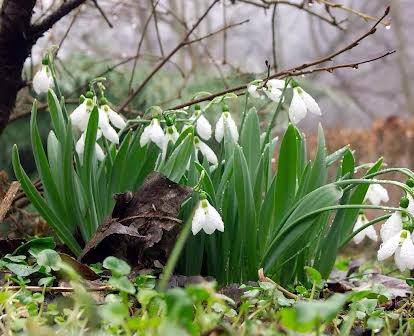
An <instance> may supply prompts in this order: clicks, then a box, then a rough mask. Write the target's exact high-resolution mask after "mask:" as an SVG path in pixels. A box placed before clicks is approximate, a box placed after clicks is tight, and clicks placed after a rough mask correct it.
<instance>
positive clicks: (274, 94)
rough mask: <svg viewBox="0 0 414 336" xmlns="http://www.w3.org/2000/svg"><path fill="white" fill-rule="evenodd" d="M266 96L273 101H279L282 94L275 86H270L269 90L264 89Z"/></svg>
mask: <svg viewBox="0 0 414 336" xmlns="http://www.w3.org/2000/svg"><path fill="white" fill-rule="evenodd" d="M265 93H266V95H267V97H268V98H269V99H270V100H273V101H274V102H277V103H278V102H279V101H280V97H281V96H282V91H281V90H279V89H277V88H272V89H271V90H265Z"/></svg>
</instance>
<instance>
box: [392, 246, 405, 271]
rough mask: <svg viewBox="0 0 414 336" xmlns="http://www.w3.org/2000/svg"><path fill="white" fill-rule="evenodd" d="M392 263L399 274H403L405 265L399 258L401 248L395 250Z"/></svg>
mask: <svg viewBox="0 0 414 336" xmlns="http://www.w3.org/2000/svg"><path fill="white" fill-rule="evenodd" d="M394 262H395V265H396V266H397V267H398V269H399V270H400V272H404V271H405V269H406V268H407V267H406V265H405V261H404V259H403V258H401V247H398V248H397V249H396V250H395V254H394Z"/></svg>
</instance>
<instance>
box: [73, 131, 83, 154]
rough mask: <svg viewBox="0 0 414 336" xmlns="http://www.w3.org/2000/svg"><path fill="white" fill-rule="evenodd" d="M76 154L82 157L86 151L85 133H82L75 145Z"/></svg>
mask: <svg viewBox="0 0 414 336" xmlns="http://www.w3.org/2000/svg"><path fill="white" fill-rule="evenodd" d="M75 150H76V153H78V154H79V155H82V154H83V153H84V151H85V133H82V135H81V136H80V138H79V140H78V141H77V142H76V145H75Z"/></svg>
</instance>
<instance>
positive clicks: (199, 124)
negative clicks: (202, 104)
mask: <svg viewBox="0 0 414 336" xmlns="http://www.w3.org/2000/svg"><path fill="white" fill-rule="evenodd" d="M190 120H191V121H194V120H196V131H197V134H198V135H199V136H200V138H202V139H204V140H210V138H211V133H212V131H211V125H210V122H209V121H208V120H207V118H206V117H205V116H203V114H202V113H201V110H195V112H194V115H193V116H192V117H191V118H190Z"/></svg>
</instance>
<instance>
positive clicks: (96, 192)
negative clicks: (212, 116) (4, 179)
mask: <svg viewBox="0 0 414 336" xmlns="http://www.w3.org/2000/svg"><path fill="white" fill-rule="evenodd" d="M91 85H92V84H91ZM91 87H93V85H92V86H91ZM285 89H286V88H285ZM47 101H48V106H49V112H50V115H51V121H52V130H51V131H50V134H49V137H48V141H47V146H46V150H45V148H44V147H43V144H42V142H41V137H40V133H39V130H38V126H37V105H36V102H35V104H34V105H33V110H32V117H31V125H30V129H31V142H32V150H33V154H34V157H35V162H36V167H37V171H38V174H39V177H40V179H41V181H42V185H43V189H44V192H43V194H40V193H39V191H38V190H37V189H36V188H35V187H34V185H33V183H32V182H31V181H30V179H29V177H28V176H27V174H26V173H25V171H24V170H23V168H22V165H21V162H20V157H19V152H18V150H17V148H16V147H15V148H14V150H13V166H14V169H15V174H16V176H17V178H18V179H19V181H20V183H21V185H22V188H23V190H24V191H25V192H26V195H27V196H28V198H29V199H30V201H31V202H32V204H33V205H34V206H35V208H36V209H37V210H38V211H39V213H40V214H41V215H42V216H43V217H44V219H45V220H46V221H47V222H48V223H49V224H50V225H51V227H52V228H53V229H54V231H55V232H56V234H57V236H58V237H59V238H60V240H61V241H62V242H63V243H65V244H66V245H67V246H68V247H69V248H70V249H71V251H72V252H73V253H74V254H75V255H79V254H80V252H81V250H82V247H83V246H84V244H85V243H87V242H88V241H89V240H90V239H91V237H92V236H93V234H94V232H95V230H96V229H97V227H98V226H99V225H100V224H101V223H102V222H103V220H104V218H105V217H106V216H108V215H109V214H110V212H111V210H112V208H113V205H114V200H113V198H112V195H113V194H114V193H118V192H124V191H128V190H129V191H135V190H137V189H138V188H139V187H140V186H141V184H142V182H143V181H144V179H145V178H146V177H147V176H148V174H149V173H151V172H152V171H154V170H155V171H159V172H161V173H162V174H164V175H166V176H167V177H168V178H169V179H171V180H172V181H174V182H177V183H181V184H186V185H188V186H190V187H193V188H195V189H196V190H197V191H199V190H202V191H204V192H205V193H206V195H207V197H208V201H209V202H210V204H212V205H213V206H214V207H215V208H216V209H217V210H218V211H219V213H220V215H221V217H222V219H223V222H224V227H225V230H224V233H221V232H217V231H216V232H215V233H213V234H212V235H209V236H202V237H201V236H200V235H201V234H200V235H198V236H196V237H191V238H190V239H188V241H187V244H186V247H185V251H184V254H183V256H182V257H181V258H180V263H179V267H178V271H179V272H180V273H183V274H200V273H203V274H207V275H211V276H214V277H215V278H216V279H217V281H218V282H219V283H220V284H225V283H232V282H244V281H247V280H255V279H257V271H258V269H259V268H264V271H265V273H266V275H267V276H269V277H271V278H272V279H275V280H276V281H277V282H279V283H281V284H282V285H287V284H295V283H297V284H303V285H310V284H313V285H314V289H313V290H312V292H311V297H312V295H314V294H315V290H316V289H317V288H318V287H320V286H321V283H322V280H315V274H316V273H315V272H318V273H317V274H320V276H321V278H322V279H327V277H328V276H329V273H330V272H331V270H332V268H333V267H334V264H335V259H336V255H337V253H338V251H339V249H340V248H341V247H342V245H343V244H344V242H346V241H348V240H349V239H350V237H352V228H353V226H354V223H355V221H356V219H357V216H358V213H359V211H360V209H361V208H365V207H366V205H365V204H364V199H365V195H366V193H367V190H368V187H369V184H371V183H378V182H376V181H373V178H374V177H376V176H378V175H381V174H383V173H385V172H387V171H389V169H388V170H381V166H382V160H381V159H380V160H378V161H377V162H376V163H375V164H373V165H372V166H371V167H370V168H369V169H368V171H366V173H365V174H364V175H363V176H362V178H355V177H354V172H355V171H356V170H357V169H359V170H362V169H363V168H362V167H358V166H357V165H356V163H355V159H354V157H353V153H352V151H351V150H350V149H349V148H347V147H345V148H342V149H339V150H338V151H336V152H334V153H332V154H328V153H327V151H326V144H325V138H324V133H323V129H322V127H319V129H318V144H317V148H316V153H315V156H314V158H310V157H309V155H308V152H307V144H306V140H305V137H304V136H303V134H302V133H301V132H300V130H299V129H298V128H297V127H296V126H294V125H292V124H290V125H289V126H288V127H287V129H286V131H285V133H284V135H283V137H282V139H281V141H280V145H279V146H278V147H279V148H278V155H277V156H276V157H277V164H276V165H275V166H276V169H274V157H275V151H276V147H277V145H278V143H277V139H276V138H272V137H271V136H270V134H271V132H270V131H271V128H272V126H273V124H272V123H273V121H275V120H276V117H277V115H278V114H279V113H281V111H282V110H283V100H281V101H280V102H279V103H278V104H277V106H274V107H275V112H274V114H273V116H272V122H271V123H270V125H269V126H268V127H267V129H266V130H265V132H262V130H261V127H260V123H259V117H258V114H257V111H256V109H254V108H250V109H248V104H247V103H248V101H245V103H244V105H243V106H241V107H240V109H241V111H243V112H242V113H238V114H240V115H243V127H242V128H241V129H240V128H239V131H240V139H239V141H238V142H237V143H236V142H235V141H234V139H233V137H232V134H231V131H230V129H229V127H227V126H226V127H224V128H225V129H224V140H223V141H222V143H221V144H220V145H219V146H217V144H214V143H212V141H209V144H210V143H212V144H211V147H212V148H214V149H215V150H214V153H215V154H214V155H216V154H217V157H218V163H217V165H214V166H211V165H210V164H209V163H208V162H207V160H206V158H205V157H202V155H199V154H198V155H197V156H196V153H197V150H198V149H197V145H196V144H195V141H194V139H195V135H197V134H196V129H197V128H196V127H192V126H191V125H190V126H189V127H188V128H186V129H185V130H184V129H183V128H184V127H183V126H184V124H187V125H188V124H189V123H193V124H194V123H195V122H196V120H194V119H191V116H190V115H189V113H191V110H188V111H183V110H178V111H162V110H160V108H159V107H156V108H149V109H147V110H148V113H150V111H152V112H155V113H157V114H159V113H160V112H161V114H160V115H157V117H159V118H160V123H161V125H164V124H165V123H168V122H170V121H171V120H175V121H176V124H175V126H176V127H177V129H178V130H181V134H180V135H179V137H178V139H177V141H176V142H175V143H173V144H172V143H170V144H169V145H168V147H166V148H165V149H164V150H163V151H161V150H160V148H159V147H158V146H156V145H155V144H154V143H151V142H150V143H149V144H147V145H144V146H141V145H140V138H141V135H142V133H143V129H144V127H145V126H147V125H148V123H149V121H148V120H146V119H144V118H138V119H135V120H131V121H129V123H128V124H127V126H131V128H134V129H133V130H132V129H130V130H129V131H128V132H126V131H125V132H122V131H121V132H120V133H119V136H120V138H121V140H120V143H119V145H118V146H116V145H114V144H109V143H108V142H107V140H106V139H105V138H102V139H99V140H97V135H98V132H99V131H100V122H99V119H100V116H99V111H98V106H97V105H96V104H95V105H94V106H93V108H92V109H91V112H90V115H88V124H87V130H86V134H85V145H84V152H83V155H82V156H80V155H78V153H77V152H76V151H75V145H74V144H75V141H76V138H75V134H74V132H73V131H72V125H71V121H70V118H68V115H67V112H66V107H65V104H64V101H63V100H59V99H58V98H57V96H56V95H55V93H54V92H53V91H52V90H49V93H48V99H47ZM94 101H95V102H96V98H94ZM227 104H230V105H231V106H232V107H233V108H234V109H235V110H236V112H237V106H238V104H239V102H238V100H237V96H236V95H234V94H227V95H224V96H220V97H216V98H214V99H213V100H211V101H209V102H207V103H206V104H205V105H204V107H202V112H203V113H207V112H208V111H210V110H213V111H214V110H215V109H216V108H217V107H222V109H223V108H224V107H225V108H226V110H227V109H228V106H227ZM181 116H183V117H181ZM178 117H180V118H178ZM151 125H152V124H151ZM127 129H128V127H127ZM97 143H98V144H100V145H101V147H103V148H105V152H106V156H105V158H104V159H103V160H102V161H98V157H97V154H96V152H95V151H96V144H97ZM333 169H337V171H336V175H334V174H332V171H331V170H333ZM393 170H394V171H400V172H401V173H403V174H405V175H407V176H408V177H410V178H412V177H413V173H412V172H411V171H409V170H408V169H393ZM330 176H333V177H330ZM384 183H390V184H394V185H396V186H398V187H400V188H401V189H403V190H404V191H405V192H407V193H410V194H412V195H414V194H413V191H412V190H411V189H410V188H409V187H408V186H406V185H404V184H401V183H400V184H399V183H398V182H395V181H385V182H384ZM197 201H198V198H197V195H196V193H194V195H193V196H192V198H191V199H190V200H186V202H185V204H184V205H183V207H182V209H181V216H182V218H183V222H188V221H189V220H191V217H192V214H193V208H194V206H195V205H196V204H197ZM374 208H377V209H384V210H385V209H387V210H399V208H390V207H379V206H378V207H374ZM76 232H80V234H81V240H79V238H78V237H76V236H75V233H76ZM107 266H109V267H112V266H110V263H109V264H108V265H104V267H107ZM306 266H308V268H306V271H305V267H306ZM109 267H107V268H109ZM309 267H311V268H309ZM169 269H170V268H169ZM311 270H314V271H315V272H314V271H311ZM111 271H112V272H113V274H114V280H112V281H115V282H114V286H116V287H117V288H119V289H121V290H125V291H126V292H132V289H131V288H130V286H129V285H127V281H125V279H124V278H122V276H125V274H122V272H121V273H116V272H117V271H115V273H114V269H111ZM127 286H129V289H128V288H127Z"/></svg>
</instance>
